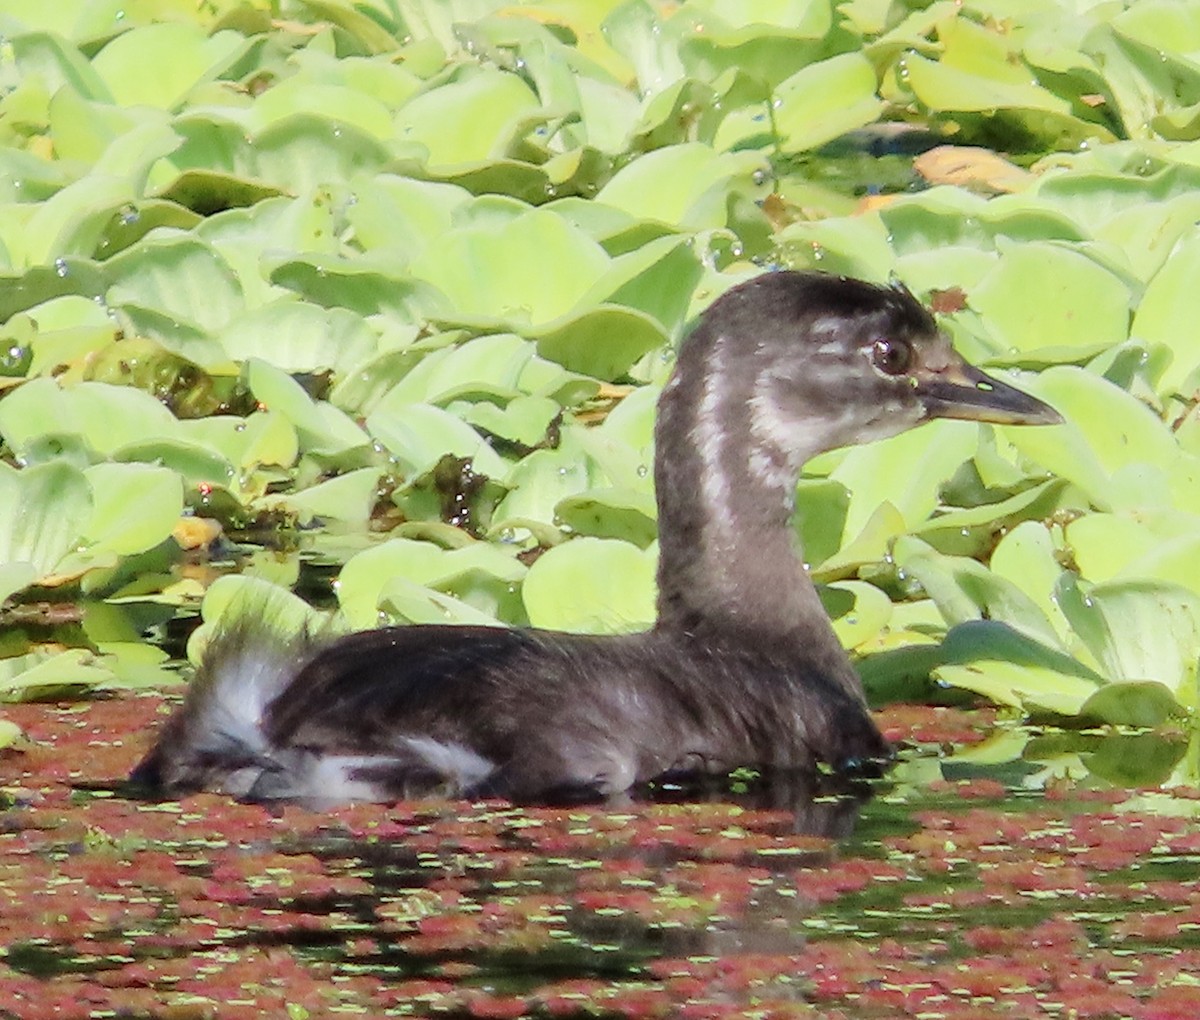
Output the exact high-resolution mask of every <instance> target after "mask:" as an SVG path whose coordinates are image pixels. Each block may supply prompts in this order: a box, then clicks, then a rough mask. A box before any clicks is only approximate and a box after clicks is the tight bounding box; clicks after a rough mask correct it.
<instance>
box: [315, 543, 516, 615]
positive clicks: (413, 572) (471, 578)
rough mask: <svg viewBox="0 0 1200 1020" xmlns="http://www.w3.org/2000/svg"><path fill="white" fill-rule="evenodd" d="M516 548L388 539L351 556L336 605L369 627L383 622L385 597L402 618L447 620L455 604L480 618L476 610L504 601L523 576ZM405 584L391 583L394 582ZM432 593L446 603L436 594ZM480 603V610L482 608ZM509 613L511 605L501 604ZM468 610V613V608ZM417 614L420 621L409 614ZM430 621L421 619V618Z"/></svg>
mask: <svg viewBox="0 0 1200 1020" xmlns="http://www.w3.org/2000/svg"><path fill="white" fill-rule="evenodd" d="M515 554H516V550H515V549H514V550H511V551H507V550H505V549H504V548H502V547H497V546H494V545H489V544H487V543H483V542H470V543H469V544H467V545H464V546H462V547H461V548H458V549H443V548H440V547H438V546H437V545H434V544H433V543H432V542H422V541H414V540H412V539H407V538H397V539H392V540H390V541H388V542H385V543H383V544H382V545H379V546H375V547H374V548H371V549H367V550H364V551H363V552H360V553H358V554H357V555H355V556H352V557H351V558H350V559H349V561H347V563H346V565H345V567H343V569H342V572H341V575H340V576H339V577H338V582H337V595H338V604H339V605H340V606H341V609H342V615H343V616H344V617H345V619H346V620H347V622H348V623H349V624H350V626H352V627H373V626H376V625H377V624H378V623H379V622H380V620H381V611H383V614H384V618H386V615H385V614H386V610H385V608H384V606H383V600H384V598H385V596H388V597H390V598H391V600H392V607H393V608H394V609H395V611H396V612H397V613H398V614H399V617H400V618H402V619H407V620H411V621H412V622H440V623H445V622H447V617H446V616H445V615H444V614H445V612H447V611H450V610H452V609H453V606H454V605H455V604H458V605H461V606H465V607H467V608H464V609H462V610H461V612H462V613H467V614H468V615H471V616H472V619H471V621H470V622H478V621H477V620H476V619H475V618H474V617H475V616H476V615H477V614H482V613H484V611H485V610H490V614H491V622H493V623H494V622H496V615H497V613H496V610H497V609H498V608H500V607H501V606H503V605H504V604H505V603H506V599H507V597H509V596H513V594H514V592H515V591H516V588H517V586H518V585H520V583H521V581H522V580H523V579H524V578H525V575H526V568H525V565H524V564H522V563H521V562H520V560H518V559H517V558H516V555H515ZM397 580H403V581H404V582H406V585H397V586H395V587H392V584H393V582H394V581H397ZM431 593H436V594H440V595H443V596H448V597H449V598H450V601H445V600H444V599H439V598H434V597H433V594H431ZM481 607H482V608H481ZM505 609H506V613H511V607H507V606H506V607H505ZM468 611H469V612H468ZM413 613H417V614H418V616H420V617H422V619H418V618H417V617H415V616H412V615H410V614H413ZM424 616H428V617H429V619H428V620H425V621H423V617H424Z"/></svg>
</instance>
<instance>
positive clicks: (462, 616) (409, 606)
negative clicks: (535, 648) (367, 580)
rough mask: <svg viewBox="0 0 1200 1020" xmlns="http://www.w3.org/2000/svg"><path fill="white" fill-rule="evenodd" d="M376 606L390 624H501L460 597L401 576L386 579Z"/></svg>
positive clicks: (499, 625) (490, 625) (500, 625)
mask: <svg viewBox="0 0 1200 1020" xmlns="http://www.w3.org/2000/svg"><path fill="white" fill-rule="evenodd" d="M379 609H380V612H381V614H382V615H383V616H384V617H385V618H386V619H387V621H388V622H389V623H393V624H397V623H409V624H424V625H438V624H474V625H476V626H485V627H502V626H503V624H502V623H501V622H500V621H499V620H497V619H496V618H495V617H494V616H490V615H489V614H487V613H485V612H481V611H480V610H478V609H476V608H474V607H473V606H471V605H468V604H467V603H466V602H463V601H462V600H461V599H456V598H454V596H452V595H446V594H445V593H444V592H440V591H434V590H433V589H432V588H428V587H426V586H424V585H420V584H414V583H413V582H412V581H409V580H406V579H405V578H403V577H393V578H389V579H388V581H387V583H386V584H385V585H384V587H383V589H382V590H381V591H380V593H379Z"/></svg>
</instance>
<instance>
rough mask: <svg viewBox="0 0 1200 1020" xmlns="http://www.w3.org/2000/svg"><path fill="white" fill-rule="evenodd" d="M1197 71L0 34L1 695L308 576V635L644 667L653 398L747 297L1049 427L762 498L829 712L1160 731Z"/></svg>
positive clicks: (777, 15)
mask: <svg viewBox="0 0 1200 1020" xmlns="http://www.w3.org/2000/svg"><path fill="white" fill-rule="evenodd" d="M1197 38H1200V15H1198V14H1197V13H1196V12H1195V11H1194V10H1193V9H1192V7H1191V6H1190V5H1187V4H1182V3H1174V2H1170V0H1148V2H1139V3H1136V4H1134V3H1114V4H1099V5H1087V4H1065V3H1064V4H1057V5H1038V4H1013V3H1010V2H999V0H980V2H965V3H950V2H945V0H935V2H932V3H924V2H916V0H903V2H902V0H847V2H841V3H834V2H832V0H790V2H778V3H775V2H771V3H766V2H764V3H754V4H743V3H733V2H730V0H687V2H684V3H681V4H673V5H667V4H656V3H650V2H646V0H625V2H614V0H605V2H601V3H596V2H583V0H578V2H566V3H555V4H543V3H529V4H523V5H518V6H513V5H509V4H502V3H500V2H498V0H454V2H451V3H445V2H433V0H355V2H351V0H212V2H209V3H206V4H204V5H201V6H197V5H195V4H192V3H183V2H175V0H161V2H158V3H153V4H124V5H117V4H112V3H108V2H104V0H64V2H61V3H56V4H43V5H40V6H31V5H30V4H28V3H26V2H22V0H0V321H2V322H3V326H0V332H2V336H0V340H2V343H0V394H2V396H0V439H2V442H3V445H2V446H0V598H2V599H4V600H6V601H5V607H6V608H5V609H4V610H3V612H4V613H5V614H6V618H8V619H10V620H16V619H18V618H21V617H20V614H21V613H26V614H28V613H30V612H33V613H34V614H36V613H38V612H42V613H47V612H48V610H46V609H45V608H44V607H46V606H48V605H49V606H59V607H62V606H69V607H74V608H73V610H72V611H75V610H77V612H78V615H79V616H80V617H81V618H82V620H83V621H84V622H85V626H84V627H83V629H82V632H77V633H75V634H74V636H73V637H71V638H70V639H69V640H68V641H67V643H68V644H69V645H71V646H72V647H71V648H69V650H67V651H65V652H57V653H56V652H55V651H54V650H53V649H49V648H46V647H44V646H43V645H42V644H40V643H38V642H36V641H31V640H15V641H13V642H10V645H9V646H8V647H6V648H5V649H4V652H5V654H6V655H7V658H5V659H4V660H3V665H4V666H5V669H4V670H3V671H2V673H0V677H2V678H0V693H3V694H4V695H5V696H7V697H10V698H22V697H33V696H37V695H38V694H45V693H47V692H50V691H53V692H59V693H61V692H62V691H64V690H78V689H80V688H83V687H87V686H90V685H92V684H110V685H112V684H116V685H130V684H140V683H145V682H153V681H154V680H156V679H161V678H162V671H161V663H160V662H158V661H155V662H153V663H148V662H146V661H142V660H138V659H136V656H134V657H132V658H131V655H130V653H131V648H132V647H133V646H135V645H137V638H138V636H139V635H140V633H142V632H143V630H144V629H145V627H147V626H151V625H153V626H160V625H162V624H163V623H164V621H165V620H167V619H169V618H170V617H171V615H172V614H175V613H190V612H193V611H194V608H195V606H196V603H197V601H198V599H199V598H200V597H201V596H202V594H203V593H204V591H205V590H206V589H208V588H209V586H210V585H211V583H212V581H213V579H214V577H216V576H217V575H218V574H220V573H222V572H227V571H230V570H232V571H237V572H239V573H241V574H242V575H243V576H245V577H247V578H250V579H252V580H253V581H254V583H267V582H269V583H273V584H276V585H278V586H281V587H283V588H299V589H300V590H302V591H303V592H305V593H306V594H308V595H309V596H314V595H315V596H316V597H317V599H318V600H321V598H322V597H323V596H324V598H325V599H326V601H328V593H329V591H330V588H329V581H330V579H331V578H334V577H336V580H335V582H334V584H333V589H332V590H333V592H334V593H335V594H336V600H337V603H338V607H339V608H340V612H341V617H342V620H341V624H340V625H344V626H352V627H366V626H371V625H373V624H375V623H377V622H379V621H381V620H395V621H403V620H409V621H417V622H432V621H437V620H471V621H476V622H496V623H502V624H526V623H533V624H536V625H539V626H548V627H564V628H572V629H591V630H613V629H620V628H627V627H630V628H631V627H639V626H644V625H645V624H646V623H647V622H648V621H649V619H650V614H651V611H652V606H653V589H652V585H653V563H654V549H655V546H654V536H655V522H654V516H655V510H654V503H653V492H652V483H651V479H650V472H649V467H650V465H651V463H652V457H653V451H652V445H651V425H652V421H653V408H654V400H655V396H656V394H657V390H658V388H659V387H660V386H661V384H662V381H663V379H664V377H665V374H666V371H667V368H668V366H669V363H670V359H671V351H672V349H673V347H674V345H675V344H677V343H678V341H679V340H680V338H681V337H682V335H683V334H684V333H685V331H686V329H687V327H688V324H689V322H690V321H691V320H692V319H693V318H694V317H695V315H696V314H697V312H698V311H699V310H700V309H702V308H703V307H704V306H705V305H706V304H707V303H708V302H709V301H710V300H712V298H713V297H714V296H716V295H717V294H719V293H720V292H721V291H722V290H724V289H725V288H727V287H729V286H731V285H732V284H733V283H735V282H737V281H738V280H740V279H743V278H745V277H746V276H747V275H749V274H751V273H754V272H758V271H760V270H761V269H762V268H763V267H770V266H791V267H817V268H824V269H827V270H829V271H832V272H843V273H850V274H854V275H858V276H863V277H866V278H870V279H875V280H885V279H888V278H889V277H895V278H898V279H900V280H902V281H904V282H905V283H906V284H907V285H908V286H909V287H910V288H911V289H913V290H914V292H916V293H918V294H919V295H921V296H922V297H923V298H926V299H928V300H930V301H931V302H932V303H933V304H934V306H935V307H936V308H937V309H938V311H939V312H941V313H943V319H944V322H945V325H946V328H947V329H948V330H950V331H951V332H952V333H953V335H954V337H955V339H956V342H957V343H958V345H959V347H960V348H961V349H962V350H963V351H964V353H965V354H966V355H967V356H968V357H969V358H971V359H972V360H974V361H977V362H979V363H982V364H984V365H987V366H990V367H991V368H992V369H996V370H1001V371H1008V372H1009V373H1011V374H1012V375H1013V376H1014V377H1016V378H1017V380H1018V382H1019V384H1020V385H1022V386H1026V387H1027V388H1029V389H1030V390H1031V391H1033V392H1035V393H1037V394H1038V395H1039V396H1042V397H1043V398H1045V399H1047V400H1049V401H1050V402H1051V403H1053V404H1054V405H1055V406H1056V407H1058V408H1059V409H1060V410H1061V411H1062V413H1063V415H1064V417H1065V419H1066V424H1064V425H1061V426H1057V427H1054V428H1046V429H1037V430H1025V431H1021V430H1015V429H1003V428H990V427H979V426H974V425H966V424H963V423H954V422H943V423H938V424H936V425H931V426H929V427H927V428H925V429H923V430H922V431H920V432H918V433H913V434H910V435H905V436H902V437H898V438H897V439H895V440H891V441H889V442H887V443H882V444H876V445H874V446H870V447H863V448H860V449H854V450H847V451H840V452H838V453H835V454H831V455H827V456H825V457H823V458H821V459H820V460H819V461H817V462H815V463H813V464H811V465H809V467H808V470H807V472H806V477H805V479H804V481H803V482H802V484H801V486H800V490H799V492H798V496H797V505H798V506H797V521H796V526H797V529H798V532H799V534H800V536H801V537H802V539H803V542H804V546H805V549H806V553H807V557H808V560H809V563H810V565H811V567H812V569H813V570H814V572H815V573H816V575H817V576H818V578H819V579H821V580H823V581H825V582H827V583H828V585H829V587H828V589H827V594H828V601H829V606H830V608H831V610H832V611H833V612H834V613H835V614H836V616H837V625H838V627H839V628H840V632H841V634H842V636H843V639H844V640H845V641H846V642H847V644H849V645H850V646H852V647H853V648H854V649H855V650H856V652H857V653H858V654H859V655H860V657H861V661H862V667H863V672H864V676H865V677H866V679H867V682H868V686H869V687H870V689H871V690H872V691H873V692H874V693H875V694H876V696H878V697H880V698H893V697H927V696H930V695H931V694H934V693H936V692H937V689H939V688H940V689H945V688H953V689H956V690H959V691H966V692H973V693H974V694H977V695H984V696H986V697H987V698H990V699H992V700H994V701H996V702H997V703H999V704H1001V705H1005V706H1010V707H1011V708H1013V709H1015V710H1016V711H1018V712H1020V713H1034V714H1041V715H1053V716H1056V717H1067V718H1074V719H1077V720H1080V721H1083V722H1094V721H1099V722H1108V723H1128V724H1137V725H1156V724H1159V723H1163V722H1165V721H1167V720H1170V719H1172V718H1176V717H1183V716H1185V715H1190V714H1191V713H1192V712H1193V711H1194V709H1195V708H1196V698H1195V683H1196V668H1197V659H1198V658H1200V569H1198V568H1200V510H1198V508H1200V413H1198V411H1197V392H1198V389H1200V348H1198V347H1197V345H1196V343H1195V341H1194V339H1193V336H1192V333H1193V331H1194V324H1195V323H1196V322H1197V320H1198V318H1200V305H1198V303H1197V302H1198V301H1200V297H1198V296H1197V290H1196V288H1195V287H1194V286H1193V285H1192V281H1193V280H1194V279H1195V278H1196V273H1197V271H1198V270H1200V234H1198V233H1197V227H1196V221H1197V219H1198V217H1200V199H1198V198H1197V195H1198V194H1200V189H1198V185H1200V149H1198V148H1197V146H1198V145H1200V114H1198V112H1197V111H1200V67H1197V64H1196V61H1195V59H1194V53H1195V50H1196V45H1195V42H1196V40H1197ZM1002 157H1003V158H1002ZM214 598H215V591H214ZM221 598H222V599H225V596H221ZM37 607H43V608H42V609H38V608H37ZM209 609H210V610H211V611H212V612H215V611H216V604H215V603H213V604H212V605H210V607H209ZM209 615H211V613H210V614H209ZM931 681H932V682H931Z"/></svg>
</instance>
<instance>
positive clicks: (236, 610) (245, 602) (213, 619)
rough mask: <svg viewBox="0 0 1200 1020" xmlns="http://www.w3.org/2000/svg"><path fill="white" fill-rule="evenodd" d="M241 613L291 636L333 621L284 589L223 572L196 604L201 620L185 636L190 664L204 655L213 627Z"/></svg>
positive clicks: (325, 627)
mask: <svg viewBox="0 0 1200 1020" xmlns="http://www.w3.org/2000/svg"><path fill="white" fill-rule="evenodd" d="M227 613H228V614H233V617H237V616H240V615H243V614H246V615H250V616H253V617H255V618H256V619H257V620H259V621H260V622H261V623H262V625H263V626H264V627H266V628H268V629H269V630H274V631H277V632H278V633H280V634H284V635H293V634H297V633H299V632H300V631H301V630H304V629H307V630H308V631H309V632H310V633H313V634H324V633H328V632H329V630H330V629H331V627H333V624H331V622H330V621H329V619H328V618H327V617H326V616H325V615H324V614H322V613H320V612H318V611H317V610H315V609H313V608H312V606H310V605H309V604H308V603H307V602H305V601H304V600H303V599H302V598H300V597H299V596H298V595H295V594H293V593H292V592H290V591H289V590H288V589H287V588H283V587H280V586H279V585H277V584H273V583H272V582H270V581H268V580H265V579H263V578H261V577H254V576H252V575H249V574H240V575H239V574H227V575H225V576H224V577H219V578H217V580H215V581H214V582H213V583H212V584H211V585H209V587H208V591H207V592H205V594H204V601H203V602H202V603H201V604H200V615H201V616H202V617H203V618H204V623H203V624H202V625H201V626H200V627H198V628H196V630H194V631H193V632H192V634H191V636H190V637H189V638H188V646H187V654H188V659H189V660H190V661H191V662H192V664H193V665H196V664H198V663H199V662H200V661H201V659H202V658H203V657H204V649H205V647H206V646H207V645H208V642H209V641H210V640H211V638H212V634H213V630H214V628H215V627H216V626H217V625H218V624H219V623H220V622H221V620H222V619H223V618H224V616H225V615H226V614H227Z"/></svg>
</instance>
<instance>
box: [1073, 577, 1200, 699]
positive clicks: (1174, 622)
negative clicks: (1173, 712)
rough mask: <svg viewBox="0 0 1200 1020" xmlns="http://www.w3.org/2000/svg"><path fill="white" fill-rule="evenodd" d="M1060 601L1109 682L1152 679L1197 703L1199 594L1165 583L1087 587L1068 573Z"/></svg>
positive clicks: (1113, 584)
mask: <svg viewBox="0 0 1200 1020" xmlns="http://www.w3.org/2000/svg"><path fill="white" fill-rule="evenodd" d="M1056 594H1057V597H1058V603H1059V605H1060V606H1061V607H1062V611H1063V613H1064V614H1065V615H1066V617H1067V619H1068V620H1069V621H1070V623H1071V626H1072V627H1073V628H1074V629H1075V633H1076V634H1077V635H1078V636H1079V638H1080V640H1081V641H1082V642H1083V644H1084V645H1085V646H1086V648H1087V650H1088V651H1089V652H1090V653H1091V654H1092V655H1093V656H1094V657H1095V659H1096V661H1097V662H1099V663H1100V665H1101V667H1102V669H1103V671H1104V673H1105V675H1106V676H1107V677H1108V678H1109V679H1111V680H1135V681H1141V680H1153V681H1157V682H1159V683H1162V684H1165V685H1166V687H1167V689H1168V690H1170V691H1172V692H1174V693H1175V695H1176V696H1177V697H1181V698H1184V699H1186V700H1187V701H1188V703H1189V704H1192V703H1194V700H1195V693H1194V685H1195V682H1196V669H1197V664H1198V663H1200V595H1198V594H1197V593H1196V592H1193V591H1190V590H1189V589H1187V588H1182V587H1180V586H1178V585H1173V584H1168V583H1166V582H1163V581H1149V580H1130V581H1108V582H1105V583H1103V584H1098V585H1095V586H1094V587H1091V588H1090V589H1089V588H1085V587H1084V586H1081V585H1080V584H1078V583H1077V582H1076V581H1075V579H1074V578H1073V577H1072V576H1071V575H1069V574H1064V575H1063V577H1062V578H1061V579H1060V581H1059V584H1058V588H1057V592H1056Z"/></svg>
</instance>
